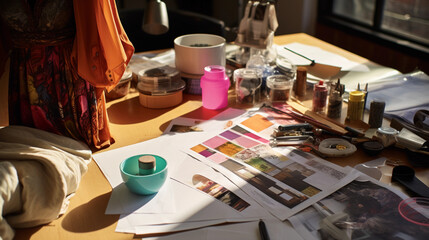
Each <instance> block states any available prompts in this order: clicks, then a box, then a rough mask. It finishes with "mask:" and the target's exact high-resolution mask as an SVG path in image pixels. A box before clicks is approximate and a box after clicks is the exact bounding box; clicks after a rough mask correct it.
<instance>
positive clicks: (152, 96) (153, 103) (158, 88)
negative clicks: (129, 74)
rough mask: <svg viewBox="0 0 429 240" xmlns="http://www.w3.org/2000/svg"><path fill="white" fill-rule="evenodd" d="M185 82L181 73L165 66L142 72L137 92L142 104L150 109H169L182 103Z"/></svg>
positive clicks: (139, 75) (139, 76)
mask: <svg viewBox="0 0 429 240" xmlns="http://www.w3.org/2000/svg"><path fill="white" fill-rule="evenodd" d="M183 89H185V82H184V81H183V80H182V79H181V78H180V75H179V72H178V71H177V70H176V69H175V68H172V67H169V66H163V67H158V68H153V69H149V70H142V71H140V72H139V74H138V83H137V90H138V91H139V101H140V104H141V105H143V106H144V107H148V108H167V107H172V106H176V105H178V104H179V103H181V102H182V98H183V96H182V92H183Z"/></svg>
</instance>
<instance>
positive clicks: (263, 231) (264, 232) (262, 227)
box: [259, 219, 270, 240]
mask: <svg viewBox="0 0 429 240" xmlns="http://www.w3.org/2000/svg"><path fill="white" fill-rule="evenodd" d="M259 233H260V234H261V239H262V240H270V236H268V231H267V227H266V226H265V223H264V221H262V219H261V220H259Z"/></svg>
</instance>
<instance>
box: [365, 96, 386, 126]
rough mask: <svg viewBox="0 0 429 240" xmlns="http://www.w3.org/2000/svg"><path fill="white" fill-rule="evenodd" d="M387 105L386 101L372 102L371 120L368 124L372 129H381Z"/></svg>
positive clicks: (370, 108) (370, 109)
mask: <svg viewBox="0 0 429 240" xmlns="http://www.w3.org/2000/svg"><path fill="white" fill-rule="evenodd" d="M385 106H386V103H385V102H384V101H377V100H373V101H371V104H370V107H369V119H368V124H369V126H370V127H371V128H379V127H381V125H382V123H383V115H384V107H385Z"/></svg>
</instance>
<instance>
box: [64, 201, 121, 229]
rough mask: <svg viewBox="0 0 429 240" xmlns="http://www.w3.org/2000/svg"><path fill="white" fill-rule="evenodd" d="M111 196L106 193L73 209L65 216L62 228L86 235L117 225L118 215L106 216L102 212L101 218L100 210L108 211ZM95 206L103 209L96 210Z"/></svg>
mask: <svg viewBox="0 0 429 240" xmlns="http://www.w3.org/2000/svg"><path fill="white" fill-rule="evenodd" d="M110 194H111V193H105V194H103V195H100V196H97V197H95V198H93V199H92V200H90V201H89V202H87V203H85V204H82V205H80V206H78V207H76V208H74V209H72V210H71V211H70V212H68V213H67V214H66V215H65V216H64V218H63V220H62V222H61V226H62V227H63V228H64V229H65V230H67V231H70V232H74V233H86V232H93V231H97V230H100V229H103V228H105V227H107V226H110V225H113V224H116V222H117V221H118V216H117V215H105V214H104V213H103V212H101V214H102V216H100V209H106V207H107V205H106V203H107V202H109V198H110ZM94 206H100V207H101V208H99V207H96V208H94ZM76 219H80V221H76Z"/></svg>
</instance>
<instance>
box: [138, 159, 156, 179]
mask: <svg viewBox="0 0 429 240" xmlns="http://www.w3.org/2000/svg"><path fill="white" fill-rule="evenodd" d="M155 168H156V159H155V157H154V156H151V155H144V156H141V157H140V158H139V173H140V175H147V174H151V173H153V172H154V171H155Z"/></svg>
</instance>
